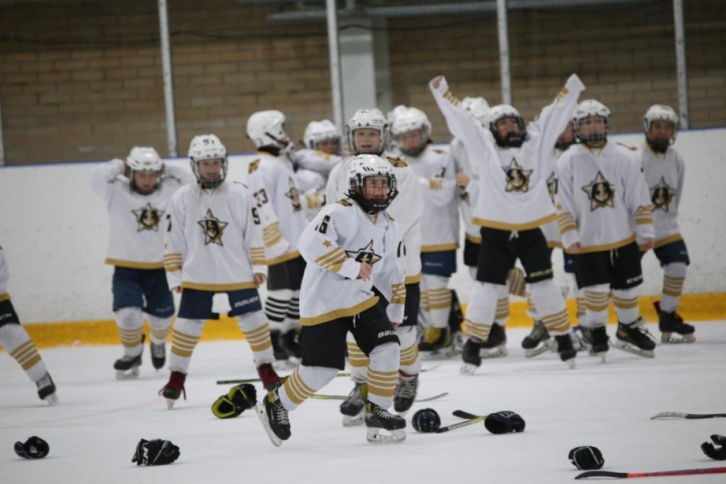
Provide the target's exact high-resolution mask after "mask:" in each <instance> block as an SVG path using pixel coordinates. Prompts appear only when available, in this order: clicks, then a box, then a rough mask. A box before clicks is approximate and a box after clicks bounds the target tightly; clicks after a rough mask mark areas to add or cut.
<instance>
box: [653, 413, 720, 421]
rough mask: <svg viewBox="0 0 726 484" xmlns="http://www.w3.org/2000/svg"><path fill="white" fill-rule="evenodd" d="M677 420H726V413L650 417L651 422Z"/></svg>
mask: <svg viewBox="0 0 726 484" xmlns="http://www.w3.org/2000/svg"><path fill="white" fill-rule="evenodd" d="M675 418H686V419H689V420H692V419H699V418H726V413H681V412H661V413H659V414H658V415H653V416H652V417H650V419H651V420H666V419H675Z"/></svg>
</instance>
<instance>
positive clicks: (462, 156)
mask: <svg viewBox="0 0 726 484" xmlns="http://www.w3.org/2000/svg"><path fill="white" fill-rule="evenodd" d="M450 152H451V156H452V158H453V160H454V164H455V166H456V173H464V174H465V175H466V176H468V177H469V184H468V185H467V186H466V189H461V188H459V192H458V194H459V197H460V199H461V203H459V207H460V209H461V218H462V220H463V222H464V233H465V235H466V238H467V239H469V240H470V241H471V242H474V243H475V244H481V232H480V227H479V226H478V225H476V224H475V223H474V222H473V219H474V207H475V206H476V204H477V200H478V197H479V170H478V169H476V168H474V167H473V166H472V164H471V163H472V161H471V158H470V157H469V153H468V152H467V151H466V148H465V147H464V143H462V142H461V140H460V139H458V138H454V139H452V140H451V148H450Z"/></svg>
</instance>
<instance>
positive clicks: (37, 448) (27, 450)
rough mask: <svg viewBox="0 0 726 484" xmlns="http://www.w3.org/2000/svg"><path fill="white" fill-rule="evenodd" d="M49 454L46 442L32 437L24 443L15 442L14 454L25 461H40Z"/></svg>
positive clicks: (34, 436)
mask: <svg viewBox="0 0 726 484" xmlns="http://www.w3.org/2000/svg"><path fill="white" fill-rule="evenodd" d="M48 452H50V446H49V445H48V442H46V441H45V440H43V439H41V438H40V437H38V436H36V435H33V436H32V437H29V438H28V440H26V441H25V443H22V442H15V453H16V454H18V455H19V456H20V457H23V458H25V459H42V458H43V457H45V456H46V455H48Z"/></svg>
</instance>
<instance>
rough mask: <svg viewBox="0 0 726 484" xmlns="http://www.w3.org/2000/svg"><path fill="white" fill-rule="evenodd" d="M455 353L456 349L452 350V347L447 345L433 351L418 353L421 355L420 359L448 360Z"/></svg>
mask: <svg viewBox="0 0 726 484" xmlns="http://www.w3.org/2000/svg"><path fill="white" fill-rule="evenodd" d="M455 353H456V351H455V350H454V347H453V346H448V347H446V348H440V349H438V350H434V351H421V352H420V353H419V355H421V361H439V360H448V359H449V358H451V357H452V356H454V354H455Z"/></svg>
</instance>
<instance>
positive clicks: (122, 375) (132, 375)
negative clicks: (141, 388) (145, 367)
mask: <svg viewBox="0 0 726 484" xmlns="http://www.w3.org/2000/svg"><path fill="white" fill-rule="evenodd" d="M138 377H139V367H138V366H135V367H133V368H132V369H130V370H116V379H117V380H121V381H123V380H136V379H137V378H138Z"/></svg>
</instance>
